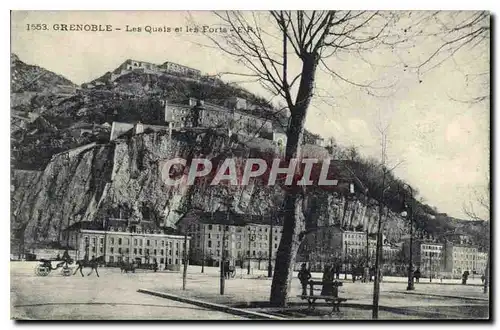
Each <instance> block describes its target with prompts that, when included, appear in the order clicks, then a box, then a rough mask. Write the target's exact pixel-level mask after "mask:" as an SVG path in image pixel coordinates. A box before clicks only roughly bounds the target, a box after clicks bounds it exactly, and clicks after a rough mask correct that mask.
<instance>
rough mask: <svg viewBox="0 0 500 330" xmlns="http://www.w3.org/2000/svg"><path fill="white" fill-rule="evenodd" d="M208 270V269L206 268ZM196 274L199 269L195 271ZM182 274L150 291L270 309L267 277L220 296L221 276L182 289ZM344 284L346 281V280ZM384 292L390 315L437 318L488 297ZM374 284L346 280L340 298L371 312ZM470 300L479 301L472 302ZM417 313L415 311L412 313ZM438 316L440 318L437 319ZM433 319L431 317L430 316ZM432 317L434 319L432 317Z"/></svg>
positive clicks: (228, 285) (432, 288)
mask: <svg viewBox="0 0 500 330" xmlns="http://www.w3.org/2000/svg"><path fill="white" fill-rule="evenodd" d="M205 270H207V268H205ZM195 271H196V270H195ZM181 276H182V275H181V274H177V275H176V274H169V275H168V277H170V278H171V280H169V281H166V282H163V283H162V284H161V285H156V286H154V287H150V288H149V289H151V290H154V291H158V292H165V293H169V294H175V295H178V296H181V297H185V298H190V299H196V300H203V301H208V302H211V303H215V304H221V305H226V306H231V307H235V308H243V309H248V308H269V304H268V301H269V293H270V287H271V279H270V278H267V277H256V276H255V274H254V275H253V276H254V278H246V277H243V278H239V277H238V274H237V275H236V277H235V278H232V279H227V280H226V281H225V294H224V295H223V296H221V295H220V293H219V277H218V274H217V273H216V272H215V271H214V270H213V269H209V270H208V271H206V273H205V274H201V273H195V272H192V271H191V269H190V270H189V272H188V275H187V287H186V290H185V291H183V290H182V289H181V285H180V283H182V282H181V278H182V277H181ZM257 276H259V275H257ZM343 282H344V281H343ZM380 288H381V292H380V302H379V305H380V308H381V310H385V311H387V312H394V313H398V312H399V313H403V312H402V311H403V309H406V310H407V312H408V313H417V312H415V309H418V308H420V309H421V310H420V311H419V312H418V313H417V314H418V315H415V316H416V317H422V315H427V316H429V315H436V314H432V313H434V312H433V310H435V309H439V308H440V309H443V308H447V307H450V306H466V305H474V306H476V305H478V304H482V305H483V306H484V305H487V302H488V296H487V295H486V296H485V295H484V294H483V293H482V288H479V287H477V286H469V285H465V286H464V285H457V286H454V285H442V286H439V285H434V284H432V283H422V282H421V283H419V284H417V286H416V290H415V291H413V292H411V294H408V292H407V291H406V282H403V281H395V282H392V281H391V282H385V281H384V282H382V283H381V286H380ZM300 292H301V288H300V284H299V282H298V280H294V281H293V282H292V287H291V293H290V296H289V305H290V306H291V307H293V308H300V307H301V306H302V307H304V306H305V304H306V303H305V302H304V301H302V300H300V298H298V297H297V296H298V295H299V294H300ZM372 292H373V282H371V283H370V282H369V283H360V282H356V283H352V281H345V282H344V283H343V286H342V287H340V288H339V296H341V297H345V298H348V299H349V300H348V301H347V304H346V308H355V309H371V306H372V303H373V295H372ZM470 298H473V299H475V300H477V301H474V302H471V301H470ZM412 310H413V312H412ZM434 317H437V316H434ZM427 318H429V317H427ZM430 318H432V317H430Z"/></svg>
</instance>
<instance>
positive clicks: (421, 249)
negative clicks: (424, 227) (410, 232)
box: [403, 239, 447, 277]
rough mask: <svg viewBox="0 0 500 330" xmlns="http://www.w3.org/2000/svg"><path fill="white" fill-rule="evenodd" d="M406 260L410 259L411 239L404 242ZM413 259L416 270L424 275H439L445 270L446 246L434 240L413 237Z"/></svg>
mask: <svg viewBox="0 0 500 330" xmlns="http://www.w3.org/2000/svg"><path fill="white" fill-rule="evenodd" d="M403 250H404V256H405V260H410V259H409V255H410V250H409V239H406V240H405V241H404V244H403ZM412 260H413V266H414V269H415V270H417V269H418V270H420V273H421V274H422V276H425V277H429V276H431V275H432V277H437V276H439V275H440V274H441V273H443V272H444V271H445V265H446V262H447V261H446V256H445V246H444V245H443V244H442V243H439V242H436V241H433V240H424V239H413V246H412Z"/></svg>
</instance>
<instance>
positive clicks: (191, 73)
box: [110, 59, 201, 81]
mask: <svg viewBox="0 0 500 330" xmlns="http://www.w3.org/2000/svg"><path fill="white" fill-rule="evenodd" d="M131 71H140V72H144V73H152V74H162V73H170V74H179V75H183V76H187V77H192V78H199V77H200V76H201V71H200V70H197V69H193V68H190V67H188V66H185V65H181V64H177V63H172V62H165V63H163V64H161V65H158V64H154V63H150V62H145V61H137V60H131V59H128V60H126V61H125V62H123V63H122V64H120V65H119V66H118V68H116V69H115V70H114V71H113V72H112V73H110V78H111V81H113V80H115V79H117V78H118V77H120V76H121V75H124V74H127V73H129V72H131Z"/></svg>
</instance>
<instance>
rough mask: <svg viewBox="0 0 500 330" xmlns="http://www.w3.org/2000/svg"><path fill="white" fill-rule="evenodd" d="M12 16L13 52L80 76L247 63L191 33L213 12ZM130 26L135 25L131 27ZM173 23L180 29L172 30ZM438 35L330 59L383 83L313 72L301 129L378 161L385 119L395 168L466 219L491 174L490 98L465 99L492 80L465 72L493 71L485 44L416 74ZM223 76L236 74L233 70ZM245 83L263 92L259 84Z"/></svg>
mask: <svg viewBox="0 0 500 330" xmlns="http://www.w3.org/2000/svg"><path fill="white" fill-rule="evenodd" d="M11 19H12V20H11V52H12V53H15V54H17V55H18V56H19V58H20V59H21V60H22V61H24V62H25V63H28V64H34V65H39V66H41V67H44V68H46V69H48V70H50V71H53V72H55V73H58V74H61V75H63V76H65V77H66V78H68V79H70V80H71V81H73V82H74V83H76V84H81V83H84V82H87V81H90V80H92V79H95V78H97V77H99V76H101V75H102V74H104V73H105V72H107V71H111V70H113V69H115V68H116V67H117V66H118V65H120V64H121V63H122V62H123V61H125V60H126V59H129V58H130V59H137V60H143V61H148V62H152V63H157V64H160V63H163V62H165V61H171V62H176V63H179V64H183V65H187V66H190V67H193V68H197V69H200V70H201V71H202V73H207V74H217V73H221V72H243V71H244V67H242V66H241V65H240V64H238V63H236V62H235V61H233V60H232V59H230V58H228V57H227V56H225V55H224V54H223V53H222V52H221V51H220V50H217V49H213V48H209V47H204V46H201V45H200V43H202V44H210V42H209V40H208V39H207V38H206V37H205V36H203V35H201V34H200V33H194V32H189V31H187V27H192V26H193V22H196V23H199V24H201V25H203V24H205V23H207V24H215V23H217V19H216V18H215V17H214V16H213V14H212V13H209V12H190V13H189V14H188V13H187V12H148V11H141V12H119V11H109V12H96V11H94V12H70V11H69V12H33V11H32V12H15V11H14V12H12V15H11ZM37 23H39V24H46V25H47V28H48V30H45V31H37V30H30V31H28V25H29V24H37ZM54 24H101V25H112V27H113V29H115V28H120V29H121V30H119V31H118V30H113V31H111V32H84V31H60V30H55V29H54ZM260 24H263V25H264V26H265V24H266V23H265V22H260ZM56 26H57V25H56ZM127 26H128V28H127ZM146 26H151V27H152V29H156V30H161V29H164V28H168V27H170V28H172V30H173V31H174V32H170V33H167V32H152V33H149V32H147V31H145V28H146ZM35 28H36V26H35ZM133 28H135V30H136V31H135V32H132V31H130V32H127V30H132V29H133ZM138 28H141V31H140V32H138V31H137V30H138ZM175 28H179V29H180V28H182V31H179V32H175ZM212 36H215V37H220V34H219V35H217V32H214V34H212ZM437 42H438V41H436V40H430V39H429V40H427V39H424V40H419V41H418V42H415V47H413V49H410V50H408V51H407V50H406V49H402V50H400V51H397V52H396V53H394V52H390V51H388V50H387V49H384V48H383V47H381V48H380V49H374V50H373V51H369V52H366V53H363V54H362V55H359V56H358V55H343V56H338V57H335V58H332V59H329V62H328V65H329V67H331V68H335V70H336V71H337V72H339V73H340V74H341V75H342V76H345V77H348V78H349V79H350V80H354V81H355V82H360V83H365V82H375V83H376V86H379V87H381V88H379V89H377V90H375V91H373V90H371V93H369V92H368V91H367V90H366V89H365V88H359V87H356V86H353V85H351V84H348V83H346V82H343V81H342V80H339V79H338V78H335V77H334V76H332V75H331V74H329V73H328V72H326V71H324V70H319V71H318V73H317V79H316V83H315V85H316V89H315V91H316V95H315V97H314V98H313V101H312V104H311V107H310V109H309V112H308V115H307V118H306V128H307V129H309V130H311V131H312V132H314V133H317V134H320V135H322V136H323V137H324V138H329V137H333V138H334V139H335V141H336V142H337V143H338V144H340V145H344V146H350V145H354V146H356V147H357V148H358V149H359V150H360V152H361V154H362V155H364V156H373V157H376V158H379V159H380V154H381V151H380V132H379V128H380V127H388V129H387V130H386V132H387V137H388V141H389V145H388V150H387V161H388V163H389V165H391V164H393V165H396V164H399V165H398V166H397V167H396V168H395V169H394V172H395V174H396V175H397V176H398V177H400V178H402V179H403V180H405V181H406V182H408V183H409V184H411V185H412V186H413V187H416V188H417V189H418V191H419V195H418V196H417V197H418V198H419V199H420V198H421V199H423V200H424V201H425V202H426V203H428V204H430V205H432V206H436V207H437V208H438V210H439V211H440V212H445V213H448V215H450V216H454V217H458V218H466V216H465V214H464V212H463V205H464V203H467V202H468V201H470V200H471V199H472V200H473V197H474V193H475V191H480V192H481V191H484V189H485V187H486V186H487V184H488V180H489V150H490V143H489V138H490V136H489V131H490V118H489V116H490V109H489V106H490V105H489V102H488V101H486V102H481V103H474V104H472V103H470V102H466V101H469V100H470V99H472V97H474V96H477V95H483V94H487V93H488V90H489V81H488V80H486V81H485V79H482V78H484V76H481V77H480V78H478V79H472V78H471V77H474V76H471V75H470V74H475V73H482V72H489V61H490V58H489V44H488V43H484V44H482V45H478V46H476V47H474V48H472V49H463V50H462V51H461V52H459V53H457V54H455V55H454V56H453V57H452V58H451V59H450V60H447V61H445V62H443V63H442V64H441V65H439V66H437V67H436V68H434V69H432V70H430V71H428V72H426V73H425V74H423V75H420V76H418V75H417V73H416V72H415V70H411V69H404V68H403V67H402V65H401V57H404V60H405V61H406V60H407V61H413V62H415V61H418V60H419V59H421V58H423V57H424V56H425V54H429V53H430V52H432V50H434V49H435V47H436V45H437ZM293 65H294V63H292V66H293ZM223 79H224V80H228V81H241V78H236V77H234V76H233V77H230V76H227V78H226V76H224V78H223ZM242 84H243V85H244V86H245V87H246V88H247V89H249V90H251V91H254V92H256V93H257V94H260V95H262V96H265V97H268V96H269V93H267V92H266V91H265V90H264V89H263V88H262V87H260V86H258V85H257V84H255V83H243V82H242ZM373 92H375V94H376V95H373V94H374V93H373ZM478 212H480V210H479V208H478ZM480 213H481V216H482V217H483V218H488V216H487V214H486V213H484V212H480Z"/></svg>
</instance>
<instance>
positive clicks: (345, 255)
mask: <svg viewBox="0 0 500 330" xmlns="http://www.w3.org/2000/svg"><path fill="white" fill-rule="evenodd" d="M344 244H345V252H344V280H347V242H345V243H344Z"/></svg>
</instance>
